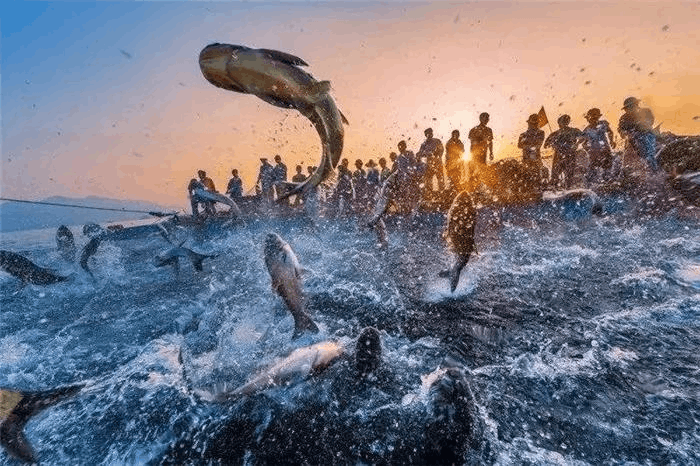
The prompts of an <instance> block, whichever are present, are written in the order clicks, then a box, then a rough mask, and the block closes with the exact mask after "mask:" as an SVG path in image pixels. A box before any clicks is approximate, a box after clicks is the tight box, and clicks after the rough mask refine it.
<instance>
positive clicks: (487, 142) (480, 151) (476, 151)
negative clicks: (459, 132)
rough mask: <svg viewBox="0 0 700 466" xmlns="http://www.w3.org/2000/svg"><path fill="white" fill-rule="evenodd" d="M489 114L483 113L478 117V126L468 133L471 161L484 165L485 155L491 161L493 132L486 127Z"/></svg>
mask: <svg viewBox="0 0 700 466" xmlns="http://www.w3.org/2000/svg"><path fill="white" fill-rule="evenodd" d="M489 118H490V117H489V114H488V113H486V112H484V113H482V114H481V115H479V124H478V125H477V126H475V127H473V128H472V129H471V130H470V131H469V141H470V142H471V147H470V150H471V160H473V161H474V162H477V163H480V164H482V165H486V155H487V154H488V155H489V160H491V161H493V131H491V128H489V127H488V126H486V125H487V124H488V123H489Z"/></svg>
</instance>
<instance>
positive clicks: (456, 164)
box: [445, 129, 473, 191]
mask: <svg viewBox="0 0 700 466" xmlns="http://www.w3.org/2000/svg"><path fill="white" fill-rule="evenodd" d="M472 131H473V130H472ZM470 134H471V133H470ZM463 155H464V143H463V142H462V141H461V140H460V139H459V131H458V130H456V129H455V130H453V131H452V137H451V138H450V139H449V140H448V141H447V142H446V143H445V171H446V172H447V179H448V180H450V188H452V190H453V191H457V190H459V188H460V186H461V183H462V170H464V161H463V160H462V156H463Z"/></svg>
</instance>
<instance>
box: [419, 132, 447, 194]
mask: <svg viewBox="0 0 700 466" xmlns="http://www.w3.org/2000/svg"><path fill="white" fill-rule="evenodd" d="M423 134H425V141H423V144H421V146H420V149H419V150H418V159H422V158H425V193H426V195H427V194H428V191H430V192H431V193H432V192H433V178H434V177H437V183H438V191H443V190H444V189H445V177H444V175H443V173H442V170H443V168H442V153H443V152H444V151H445V149H444V147H443V146H442V142H441V141H440V140H439V139H438V138H434V137H433V129H432V128H426V130H425V131H424V132H423Z"/></svg>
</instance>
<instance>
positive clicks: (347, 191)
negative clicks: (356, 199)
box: [335, 165, 353, 195]
mask: <svg viewBox="0 0 700 466" xmlns="http://www.w3.org/2000/svg"><path fill="white" fill-rule="evenodd" d="M335 190H336V192H337V193H339V194H342V195H352V194H353V189H352V173H350V170H349V169H347V168H345V166H343V165H338V184H337V185H336V187H335Z"/></svg>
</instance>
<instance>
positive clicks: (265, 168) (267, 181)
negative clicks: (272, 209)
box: [255, 157, 275, 204]
mask: <svg viewBox="0 0 700 466" xmlns="http://www.w3.org/2000/svg"><path fill="white" fill-rule="evenodd" d="M260 162H261V163H260V171H259V172H258V180H257V181H256V182H255V186H256V187H257V189H258V192H259V193H260V195H262V199H263V201H264V202H266V203H267V204H271V203H272V200H273V196H274V193H273V190H272V187H273V185H274V182H275V172H274V168H273V166H272V165H270V162H268V161H267V158H266V157H260Z"/></svg>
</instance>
